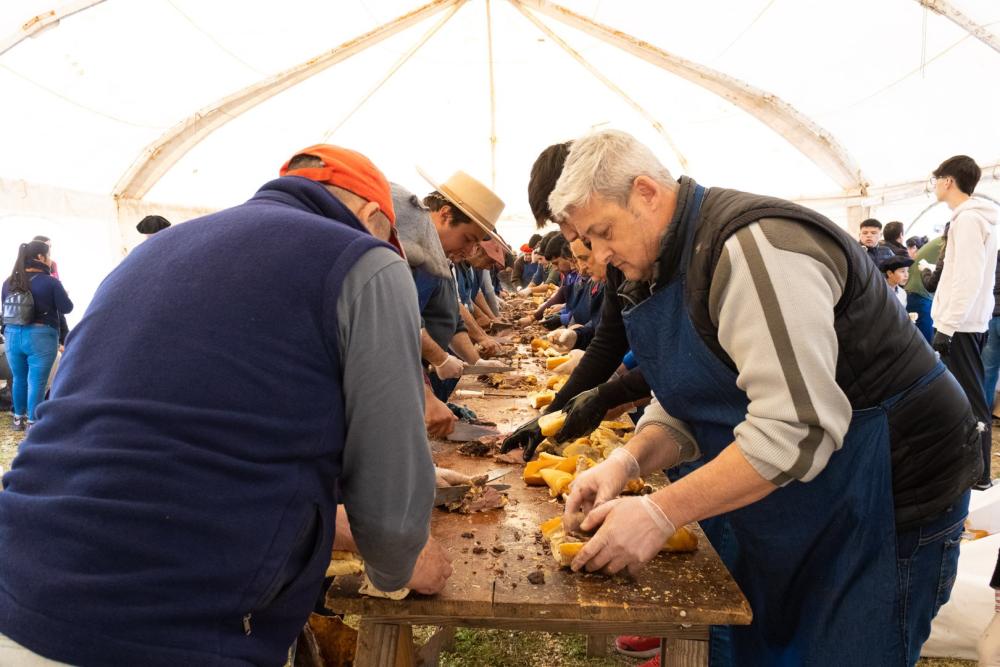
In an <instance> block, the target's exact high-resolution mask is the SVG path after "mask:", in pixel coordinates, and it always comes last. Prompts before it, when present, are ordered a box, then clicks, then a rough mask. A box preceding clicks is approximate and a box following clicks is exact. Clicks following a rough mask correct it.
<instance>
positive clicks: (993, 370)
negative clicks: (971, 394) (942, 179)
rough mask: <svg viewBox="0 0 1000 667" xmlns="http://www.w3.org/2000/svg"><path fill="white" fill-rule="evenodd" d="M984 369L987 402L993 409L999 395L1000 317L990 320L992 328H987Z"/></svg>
mask: <svg viewBox="0 0 1000 667" xmlns="http://www.w3.org/2000/svg"><path fill="white" fill-rule="evenodd" d="M983 370H984V371H985V380H984V382H983V388H984V389H985V390H986V403H987V404H988V405H989V406H990V410H991V411H992V410H993V402H994V400H995V399H996V395H997V380H998V379H1000V317H994V318H993V319H992V320H990V328H989V329H987V333H986V345H985V346H984V347H983Z"/></svg>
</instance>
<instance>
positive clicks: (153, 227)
mask: <svg viewBox="0 0 1000 667" xmlns="http://www.w3.org/2000/svg"><path fill="white" fill-rule="evenodd" d="M169 226H170V221H169V220H167V219H166V218H164V217H163V216H162V215H147V216H146V217H145V218H143V219H142V220H140V221H139V224H137V225H136V226H135V229H136V231H138V232H139V233H140V234H147V235H148V234H155V233H156V232H162V231H163V230H164V229H166V228H167V227H169Z"/></svg>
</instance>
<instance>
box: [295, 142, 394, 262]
mask: <svg viewBox="0 0 1000 667" xmlns="http://www.w3.org/2000/svg"><path fill="white" fill-rule="evenodd" d="M295 155H312V156H314V157H317V158H319V159H320V160H322V161H323V166H322V167H306V168H303V169H292V170H289V169H288V163H289V162H291V158H289V160H288V161H287V162H285V164H283V165H281V169H280V170H279V172H278V173H279V175H281V176H301V177H303V178H308V179H309V180H312V181H317V182H319V183H328V184H329V185H335V186H337V187H338V188H343V189H345V190H347V191H349V192H353V193H354V194H356V195H357V196H359V197H361V198H362V199H365V200H367V201H370V202H375V203H376V204H378V207H379V209H380V210H381V211H382V213H384V214H385V217H387V218H389V223H390V224H391V231H390V232H389V243H391V244H392V245H394V246H396V248H397V249H398V250H399V254H401V255H402V254H404V253H403V246H402V244H401V243H400V242H399V237H398V236H397V235H396V211H395V209H393V207H392V188H391V187H390V186H389V181H388V180H387V179H386V177H385V175H384V174H383V173H382V172H381V171H379V168H378V167H376V166H375V165H374V164H372V161H371V160H369V159H368V158H367V157H365V156H364V155H362V154H361V153H358V152H357V151H352V150H350V149H349V148H343V147H341V146H333V145H331V144H317V145H315V146H310V147H308V148H303V149H302V150H300V151H296V152H295ZM293 157H294V156H293Z"/></svg>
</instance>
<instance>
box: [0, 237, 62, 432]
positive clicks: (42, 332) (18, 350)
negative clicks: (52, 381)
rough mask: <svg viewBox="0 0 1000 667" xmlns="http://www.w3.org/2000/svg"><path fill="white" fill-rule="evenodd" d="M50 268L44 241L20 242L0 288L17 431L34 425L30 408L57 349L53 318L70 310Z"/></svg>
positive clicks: (38, 398) (41, 395)
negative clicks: (15, 256) (1, 288)
mask: <svg viewBox="0 0 1000 667" xmlns="http://www.w3.org/2000/svg"><path fill="white" fill-rule="evenodd" d="M51 265H52V260H51V259H50V258H49V246H48V245H47V244H46V243H44V242H43V241H32V242H31V243H22V244H21V247H20V248H19V250H18V253H17V261H16V262H14V270H13V271H12V272H11V274H10V277H9V278H7V280H5V281H4V284H3V293H2V298H3V323H4V335H5V336H6V339H7V361H8V363H9V364H10V370H11V373H12V375H13V383H12V384H13V390H12V397H11V398H12V402H13V404H14V429H15V430H17V431H24V430H26V429H27V428H29V427H30V426H31V425H32V424H34V422H35V409H36V408H37V407H38V404H39V403H41V402H42V399H43V398H44V396H45V384H46V381H47V380H48V377H49V371H50V370H52V364H53V362H55V359H56V352H57V351H58V349H59V316H60V315H61V314H66V313H69V312H71V311H72V310H73V302H72V301H70V299H69V296H68V295H67V294H66V290H65V289H64V288H63V286H62V283H61V282H59V281H58V280H57V279H56V278H53V277H52V275H51V274H52V269H51ZM29 294H30V295H31V298H30V299H28V298H27V295H29Z"/></svg>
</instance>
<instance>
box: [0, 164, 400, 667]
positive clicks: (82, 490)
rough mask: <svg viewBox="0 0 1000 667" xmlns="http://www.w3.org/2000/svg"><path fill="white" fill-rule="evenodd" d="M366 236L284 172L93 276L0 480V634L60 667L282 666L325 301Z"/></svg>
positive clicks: (326, 503) (329, 491)
mask: <svg viewBox="0 0 1000 667" xmlns="http://www.w3.org/2000/svg"><path fill="white" fill-rule="evenodd" d="M336 221H340V222H336ZM379 246H385V247H388V246H386V245H385V244H382V243H381V242H379V241H377V240H376V239H375V238H373V237H372V236H371V235H369V234H368V233H367V231H364V230H363V228H361V226H360V223H359V222H358V221H357V219H356V218H355V217H354V216H353V215H352V214H351V213H350V211H348V210H347V209H346V208H344V207H343V206H342V205H341V204H340V202H338V201H337V200H336V199H335V198H334V197H332V196H331V195H330V194H329V193H328V192H327V191H326V190H325V189H324V188H323V187H322V186H320V185H319V184H316V183H313V182H311V181H307V180H305V179H301V178H298V177H294V176H292V177H285V178H282V179H278V180H276V181H272V182H271V183H268V184H267V185H265V186H264V187H263V188H261V190H260V191H259V192H258V193H257V194H256V195H255V196H254V198H253V199H251V200H250V201H249V202H247V203H246V204H243V205H241V206H237V207H235V208H232V209H229V210H226V211H222V212H219V213H216V214H213V215H209V216H206V217H204V218H201V219H199V220H194V221H191V222H188V223H185V224H183V225H176V226H174V227H171V228H170V229H167V230H165V231H163V232H160V233H159V234H157V235H156V236H153V237H151V238H150V239H149V240H147V241H145V242H144V243H143V244H142V245H140V246H139V247H138V248H137V249H136V250H134V251H133V252H132V253H131V254H130V255H129V256H128V257H127V258H126V259H125V260H124V261H123V262H122V263H121V264H120V265H119V266H118V268H116V269H115V270H114V271H113V272H112V273H111V274H110V275H109V276H108V277H107V278H106V279H105V281H104V282H103V284H102V285H101V287H100V288H99V290H98V292H97V294H96V295H95V297H94V300H93V302H92V303H91V305H90V308H89V309H88V310H87V313H86V315H85V316H84V318H83V320H82V321H81V322H80V324H79V325H78V326H77V327H76V329H74V331H73V333H72V334H71V335H70V345H69V347H68V348H67V350H68V352H67V354H66V355H65V357H64V359H63V362H62V366H61V368H60V371H59V375H58V376H57V379H56V384H55V387H54V388H53V397H52V399H51V400H50V401H48V402H46V403H45V404H44V406H43V407H42V408H41V409H40V410H39V421H38V424H37V425H36V426H35V427H34V428H33V429H32V431H31V433H30V434H29V436H28V438H27V440H26V441H25V442H24V444H22V445H21V449H20V453H19V454H18V456H17V458H16V459H15V461H14V465H13V467H12V469H11V471H10V472H9V473H7V475H6V476H5V477H4V480H3V481H4V484H5V486H6V489H5V491H4V492H3V493H0V633H3V634H6V635H8V636H9V637H11V638H12V639H14V640H15V641H17V642H19V643H21V644H24V645H25V646H27V647H29V648H32V649H33V650H35V651H36V652H39V653H42V654H43V655H45V656H46V657H48V658H51V659H54V660H59V661H63V662H69V663H71V664H75V665H77V664H78V665H144V666H152V667H156V666H159V665H163V666H165V667H166V666H169V667H177V666H178V665H249V664H257V665H268V664H270V665H280V664H282V663H283V661H284V659H285V658H284V655H285V651H286V650H287V648H288V646H289V645H290V644H291V642H292V641H293V640H294V638H295V636H296V635H297V633H298V632H299V630H300V629H301V627H302V625H303V623H304V622H305V619H306V617H307V616H308V613H309V611H310V610H311V609H312V606H313V604H314V603H315V600H316V596H317V594H318V592H319V586H320V584H321V582H322V578H323V573H324V572H325V569H326V566H327V564H328V562H329V555H330V549H331V545H332V539H333V531H334V517H335V509H336V502H337V498H336V492H335V489H334V486H335V485H334V483H333V480H335V479H336V478H337V476H338V474H339V472H340V469H341V465H342V450H343V439H344V419H343V416H344V409H343V395H342V392H341V387H340V382H339V378H340V377H341V375H340V368H339V363H340V362H339V356H338V345H337V340H338V333H337V332H338V328H337V327H338V323H337V309H336V303H337V297H338V294H339V290H340V284H341V281H342V280H343V278H344V275H345V274H346V272H347V271H348V270H349V269H350V267H351V265H352V264H353V263H354V262H355V260H356V259H357V258H358V257H359V256H361V255H362V254H363V253H365V252H367V251H368V250H370V249H372V248H374V247H379Z"/></svg>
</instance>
